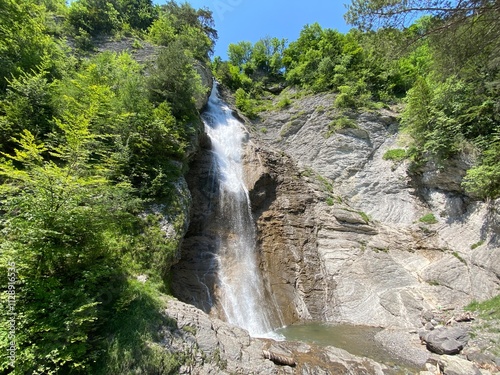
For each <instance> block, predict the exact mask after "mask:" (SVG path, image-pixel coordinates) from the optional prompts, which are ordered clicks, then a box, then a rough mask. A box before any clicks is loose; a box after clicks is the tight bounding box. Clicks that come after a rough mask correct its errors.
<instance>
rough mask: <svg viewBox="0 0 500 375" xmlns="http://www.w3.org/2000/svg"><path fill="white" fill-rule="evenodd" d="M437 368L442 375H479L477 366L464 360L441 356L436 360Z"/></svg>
mask: <svg viewBox="0 0 500 375" xmlns="http://www.w3.org/2000/svg"><path fill="white" fill-rule="evenodd" d="M438 364H439V368H440V370H441V371H442V373H443V374H444V375H481V371H479V369H478V368H477V366H476V365H475V364H474V363H472V362H469V361H467V360H465V359H462V358H459V357H453V356H449V355H443V356H441V357H440V358H439V360H438Z"/></svg>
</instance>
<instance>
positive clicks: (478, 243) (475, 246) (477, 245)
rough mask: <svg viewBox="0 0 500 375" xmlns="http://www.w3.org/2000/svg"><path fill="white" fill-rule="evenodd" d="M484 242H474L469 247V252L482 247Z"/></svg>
mask: <svg viewBox="0 0 500 375" xmlns="http://www.w3.org/2000/svg"><path fill="white" fill-rule="evenodd" d="M484 242H485V241H484V240H481V241H479V242H476V243H475V244H472V245H471V246H470V248H471V250H474V249H477V248H478V247H479V246H481V245H483V244H484Z"/></svg>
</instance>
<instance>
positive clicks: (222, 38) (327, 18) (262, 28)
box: [154, 0, 351, 59]
mask: <svg viewBox="0 0 500 375" xmlns="http://www.w3.org/2000/svg"><path fill="white" fill-rule="evenodd" d="M154 2H155V3H156V4H164V3H165V0H155V1H154ZM177 2H178V3H182V2H183V1H182V0H177ZM188 3H190V4H191V5H192V6H193V7H194V8H202V7H207V8H209V9H211V10H212V11H213V16H214V20H215V28H216V29H217V31H218V33H219V40H218V41H217V45H216V48H215V56H221V57H222V58H223V59H226V58H227V55H226V52H227V47H228V45H229V44H230V43H237V42H240V41H243V40H244V41H250V42H252V43H255V42H256V41H258V40H259V39H260V38H263V37H265V36H271V37H277V38H285V39H288V41H289V42H291V41H294V40H296V39H297V38H298V37H299V34H300V30H302V28H303V27H304V25H306V24H312V23H314V22H318V23H319V24H320V25H321V26H322V27H324V28H327V27H328V28H331V29H337V30H338V31H340V32H343V33H344V32H347V31H348V30H349V29H350V28H351V27H350V26H348V25H346V23H345V21H344V18H343V15H344V13H345V11H346V8H345V6H344V4H347V3H350V2H349V1H342V0H338V1H337V0H288V1H287V0H190V1H188Z"/></svg>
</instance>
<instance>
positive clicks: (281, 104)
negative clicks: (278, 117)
mask: <svg viewBox="0 0 500 375" xmlns="http://www.w3.org/2000/svg"><path fill="white" fill-rule="evenodd" d="M291 104H292V101H291V100H290V98H289V97H288V96H285V97H284V98H282V99H280V100H279V101H278V103H276V106H277V107H278V108H279V109H284V108H287V107H289V106H290V105H291Z"/></svg>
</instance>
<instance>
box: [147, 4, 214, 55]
mask: <svg viewBox="0 0 500 375" xmlns="http://www.w3.org/2000/svg"><path fill="white" fill-rule="evenodd" d="M213 26H214V21H213V18H212V13H211V12H210V11H209V10H207V9H198V10H196V9H194V8H192V7H191V5H189V4H188V3H183V4H181V5H178V4H177V3H175V2H174V1H169V2H168V3H167V4H166V5H164V6H162V8H161V11H160V12H159V17H158V18H157V19H156V20H155V21H154V22H153V23H152V25H151V27H150V28H149V31H148V36H149V39H150V40H151V41H152V42H153V43H156V44H159V45H162V46H169V45H170V44H171V43H174V42H177V44H176V47H177V48H181V49H182V50H184V51H186V52H187V53H188V54H190V55H191V56H192V57H194V58H196V59H198V60H201V61H207V60H208V57H209V56H210V55H211V54H212V52H213V47H214V44H215V41H216V40H217V31H216V30H215V29H214V28H213Z"/></svg>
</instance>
